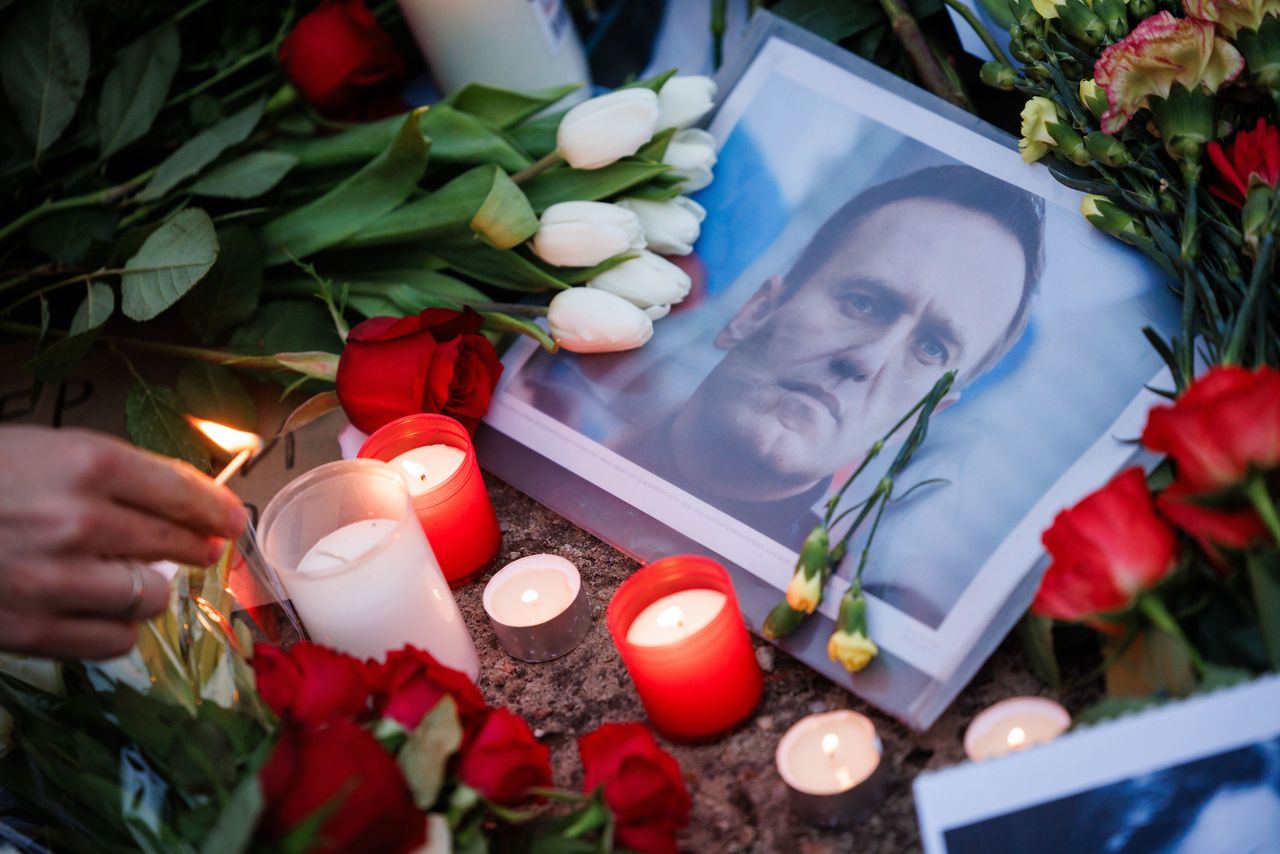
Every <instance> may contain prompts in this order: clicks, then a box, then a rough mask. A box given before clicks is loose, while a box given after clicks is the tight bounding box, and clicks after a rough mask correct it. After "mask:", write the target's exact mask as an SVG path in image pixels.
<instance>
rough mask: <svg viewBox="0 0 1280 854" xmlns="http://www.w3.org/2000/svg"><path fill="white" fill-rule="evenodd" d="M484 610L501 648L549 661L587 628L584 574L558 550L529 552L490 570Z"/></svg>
mask: <svg viewBox="0 0 1280 854" xmlns="http://www.w3.org/2000/svg"><path fill="white" fill-rule="evenodd" d="M483 602H484V610H485V613H486V614H488V615H489V623H490V625H492V626H493V632H494V634H496V635H497V636H498V642H499V643H501V644H502V648H503V649H505V650H506V651H507V653H508V654H509V655H511V656H512V657H513V658H518V659H520V660H521V661H530V662H539V661H550V660H551V659H553V658H559V657H560V656H562V655H565V654H566V653H568V652H571V651H572V650H573V649H574V648H575V647H577V645H578V644H580V643H581V642H582V639H583V638H584V637H586V636H587V632H589V631H591V603H590V602H588V601H587V593H586V589H585V588H584V587H583V585H582V576H581V575H579V574H578V569H577V567H575V566H574V565H573V564H572V563H570V562H569V561H567V560H565V559H564V558H562V557H560V556H559V555H530V556H528V557H522V558H520V559H519V560H515V561H512V562H511V563H509V564H507V565H506V566H504V567H503V568H502V569H500V570H498V571H497V572H495V573H494V574H493V577H492V578H490V579H489V583H488V584H486V585H485V587H484V596H483Z"/></svg>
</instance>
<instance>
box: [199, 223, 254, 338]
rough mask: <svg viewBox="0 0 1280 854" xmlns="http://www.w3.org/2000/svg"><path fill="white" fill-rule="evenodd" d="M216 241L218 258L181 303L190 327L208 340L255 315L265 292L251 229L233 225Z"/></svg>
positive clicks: (217, 336)
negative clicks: (263, 291) (218, 248)
mask: <svg viewBox="0 0 1280 854" xmlns="http://www.w3.org/2000/svg"><path fill="white" fill-rule="evenodd" d="M217 240H218V245H219V246H220V247H221V248H220V251H219V252H218V260H217V261H216V262H215V263H214V265H213V267H212V268H211V269H210V270H209V272H208V273H207V274H206V275H205V276H204V278H202V279H201V280H200V281H199V282H197V283H196V284H195V287H193V288H192V289H191V290H190V291H188V292H187V294H186V296H184V297H183V298H182V300H181V302H180V303H179V312H180V313H181V315H182V320H183V322H184V323H185V324H186V326H187V329H189V330H190V331H191V333H192V334H193V335H195V336H196V337H197V338H198V339H199V340H200V341H202V342H205V343H208V342H210V341H213V340H215V339H217V338H220V337H222V335H223V334H224V333H226V332H227V331H229V330H230V329H232V328H233V327H234V326H236V325H237V324H240V323H244V322H245V321H246V320H248V319H249V318H251V317H253V313H254V312H255V311H257V309H258V300H259V299H260V298H261V295H262V257H261V253H260V252H259V250H258V242H257V241H256V240H254V238H253V234H252V232H250V231H249V229H247V228H245V227H244V226H242V225H232V226H229V227H227V228H223V229H220V230H219V231H218V233H217Z"/></svg>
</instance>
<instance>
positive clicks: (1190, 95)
mask: <svg viewBox="0 0 1280 854" xmlns="http://www.w3.org/2000/svg"><path fill="white" fill-rule="evenodd" d="M1214 112H1215V106H1214V97H1213V95H1211V94H1209V93H1208V92H1206V91H1205V90H1204V88H1203V87H1201V86H1196V87H1195V88H1194V89H1186V88H1184V87H1183V86H1182V84H1180V83H1175V84H1174V85H1173V88H1172V89H1170V90H1169V94H1168V96H1167V97H1165V98H1153V99H1152V104H1151V113H1152V117H1153V118H1154V119H1155V124H1156V128H1157V129H1159V131H1160V136H1161V138H1162V139H1164V148H1165V151H1167V152H1169V156H1170V157H1172V158H1173V159H1174V160H1189V161H1191V162H1193V163H1194V162H1196V161H1197V160H1199V159H1200V152H1201V151H1202V150H1203V149H1204V147H1205V145H1206V144H1207V143H1208V142H1209V140H1211V139H1213V116H1214Z"/></svg>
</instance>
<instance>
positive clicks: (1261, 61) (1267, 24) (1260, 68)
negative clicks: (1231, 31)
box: [1235, 14, 1280, 92]
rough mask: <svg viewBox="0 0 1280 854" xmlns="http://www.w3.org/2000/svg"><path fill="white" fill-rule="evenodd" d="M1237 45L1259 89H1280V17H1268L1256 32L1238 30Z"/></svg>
mask: <svg viewBox="0 0 1280 854" xmlns="http://www.w3.org/2000/svg"><path fill="white" fill-rule="evenodd" d="M1235 43H1236V48H1237V49H1238V50H1239V51H1240V53H1241V54H1242V55H1243V56H1244V61H1245V66H1246V67H1247V68H1248V69H1249V73H1250V74H1252V75H1253V79H1254V80H1255V81H1256V82H1257V84H1258V86H1259V88H1261V89H1264V90H1270V91H1272V92H1274V91H1276V90H1277V89H1280V17H1276V15H1274V14H1271V15H1268V16H1267V17H1266V18H1263V20H1262V24H1261V25H1260V26H1259V27H1258V29H1256V30H1245V29H1241V30H1237V31H1236V38H1235Z"/></svg>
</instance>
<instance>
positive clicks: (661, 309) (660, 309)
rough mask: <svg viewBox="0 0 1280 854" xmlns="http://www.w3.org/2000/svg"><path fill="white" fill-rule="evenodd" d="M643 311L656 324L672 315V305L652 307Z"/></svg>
mask: <svg viewBox="0 0 1280 854" xmlns="http://www.w3.org/2000/svg"><path fill="white" fill-rule="evenodd" d="M643 311H644V313H645V314H646V315H648V317H649V319H650V320H652V321H654V322H655V323H656V322H657V321H659V320H661V319H662V318H664V317H666V316H667V315H668V314H670V313H671V306H670V305H651V306H649V307H648V308H646V309H643Z"/></svg>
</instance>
